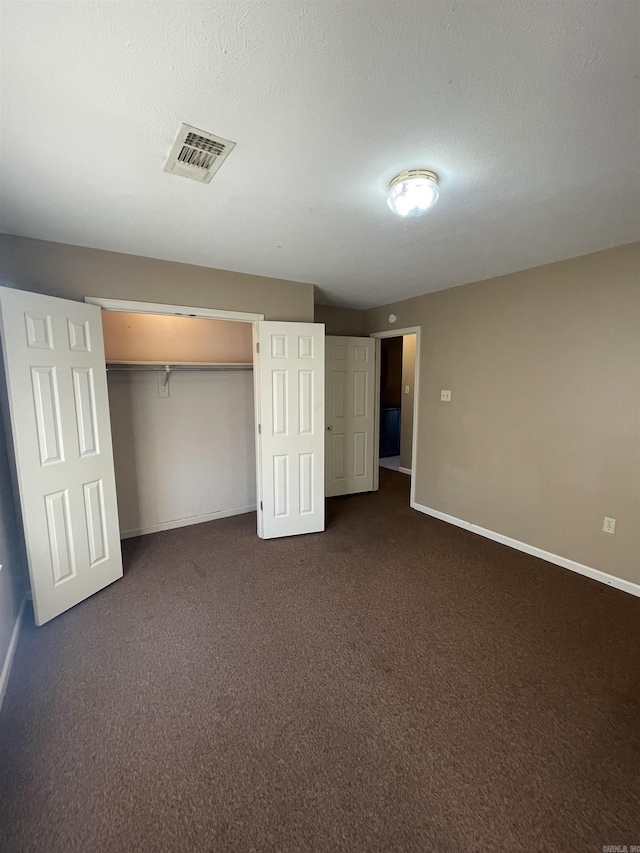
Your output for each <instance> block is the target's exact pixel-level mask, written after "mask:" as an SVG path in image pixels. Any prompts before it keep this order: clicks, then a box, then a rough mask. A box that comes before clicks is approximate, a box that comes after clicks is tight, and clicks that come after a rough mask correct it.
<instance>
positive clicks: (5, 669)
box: [0, 593, 27, 711]
mask: <svg viewBox="0 0 640 853" xmlns="http://www.w3.org/2000/svg"><path fill="white" fill-rule="evenodd" d="M26 603H27V594H26V593H25V595H24V598H23V599H22V604H21V605H20V610H18V615H17V616H16V621H15V623H14V625H13V631H12V632H11V639H10V640H9V647H8V649H7V653H6V655H5V657H4V664H3V665H2V673H1V674H0V711H2V703H3V702H4V694H5V693H6V691H7V684H8V683H9V675H10V674H11V666H12V664H13V657H14V655H15V653H16V647H17V645H18V637H19V636H20V626H21V625H22V616H23V614H24V608H25V605H26Z"/></svg>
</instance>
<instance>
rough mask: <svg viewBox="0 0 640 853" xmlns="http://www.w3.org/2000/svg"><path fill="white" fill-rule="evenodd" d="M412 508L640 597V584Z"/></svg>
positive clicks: (440, 514)
mask: <svg viewBox="0 0 640 853" xmlns="http://www.w3.org/2000/svg"><path fill="white" fill-rule="evenodd" d="M411 506H412V508H413V509H417V510H418V512H423V513H424V514H425V515H430V516H432V517H433V518H438V519H440V521H446V522H447V524H455V526H456V527H462V528H463V530H469V531H471V533H477V534H478V536H484V537H485V539H493V541H494V542H500V544H501V545H507V546H508V547H509V548H515V549H516V551H523V552H524V553H525V554H531V556H532V557H539V558H540V559H541V560H546V561H547V562H548V563H554V564H555V565H556V566H562V568H563V569H570V570H571V571H572V572H577V573H578V574H580V575H585V576H586V577H588V578H591V579H592V580H595V581H599V582H600V583H605V584H607V586H613V587H615V588H616V589H621V590H622V591H623V592H628V593H630V594H631V595H637V596H638V597H640V584H637V583H633V582H632V581H626V580H623V579H622V578H617V577H616V576H615V575H609V574H607V573H606V572H601V571H600V569H592V568H591V566H584V565H583V564H582V563H576V562H575V561H574V560H569V559H567V557H559V556H558V555H557V554H552V553H551V551H543V550H542V548H536V547H535V545H527V543H526V542H520V541H519V540H518V539H512V538H511V537H510V536H504V535H503V534H502V533H495V532H494V531H493V530H487V529H486V527H478V525H477V524H471V523H470V522H469V521H463V520H462V519H461V518H456V517H455V516H454V515H447V514H446V513H445V512H440V511H439V510H437V509H430V508H429V507H428V506H423V505H422V504H419V503H415V502H414V503H412V504H411Z"/></svg>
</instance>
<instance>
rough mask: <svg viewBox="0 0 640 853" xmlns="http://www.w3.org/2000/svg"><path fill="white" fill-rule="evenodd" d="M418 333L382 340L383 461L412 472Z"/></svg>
mask: <svg viewBox="0 0 640 853" xmlns="http://www.w3.org/2000/svg"><path fill="white" fill-rule="evenodd" d="M415 365H416V334H415V333H410V334H402V333H400V334H398V335H396V336H393V337H385V338H383V339H382V340H381V341H380V389H379V390H380V410H379V440H378V449H379V464H380V467H381V468H387V469H390V470H392V471H400V472H401V473H403V474H409V475H410V474H411V471H412V465H413V459H412V456H413V423H414V401H415Z"/></svg>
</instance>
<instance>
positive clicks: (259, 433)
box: [258, 424, 262, 435]
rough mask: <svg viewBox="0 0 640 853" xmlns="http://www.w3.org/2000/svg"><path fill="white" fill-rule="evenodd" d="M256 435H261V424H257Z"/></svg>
mask: <svg viewBox="0 0 640 853" xmlns="http://www.w3.org/2000/svg"><path fill="white" fill-rule="evenodd" d="M258 435H262V424H258Z"/></svg>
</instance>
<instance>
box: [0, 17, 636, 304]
mask: <svg viewBox="0 0 640 853" xmlns="http://www.w3.org/2000/svg"><path fill="white" fill-rule="evenodd" d="M0 10H1V15H2V66H1V72H0V73H1V78H0V83H1V106H2V137H1V147H0V167H1V187H0V189H1V202H0V204H1V211H0V231H3V232H8V233H13V234H21V235H26V236H29V237H39V238H43V239H48V240H56V241H62V242H66V243H74V244H78V245H83V246H94V247H98V248H103V249H111V250H115V251H119V252H129V253H133V254H137V255H147V256H150V257H155V258H166V259H170V260H176V261H186V262H189V263H193V264H201V265H204V266H211V267H218V268H222V269H230V270H239V271H242V272H250V273H257V274H260V275H266V276H275V277H278V278H288V279H294V280H299V281H307V282H313V283H314V284H316V285H317V286H318V287H319V288H320V301H323V302H333V303H335V304H341V305H352V306H357V307H366V306H372V305H377V304H381V303H384V302H388V301H390V300H393V299H400V298H404V297H407V296H412V295H415V294H418V293H425V292H427V291H430V290H439V289H442V288H446V287H452V286H455V285H458V284H463V283H465V282H469V281H475V280H478V279H482V278H487V277H490V276H494V275H499V274H502V273H508V272H513V271H515V270H518V269H524V268H527V267H532V266H536V265H538V264H542V263H546V262H550V261H554V260H559V259H561V258H567V257H572V256H575V255H580V254H586V253H588V252H592V251H596V250H598V249H603V248H607V247H610V246H614V245H618V244H621V243H626V242H631V241H633V240H636V239H639V238H640V192H639V183H638V175H639V149H640V113H639V97H638V93H639V88H640V51H639V50H638V39H639V35H640V26H639V20H640V18H639V15H640V4H638V3H637V2H635V0H632V2H624V0H617V2H609V0H603V2H585V0H579V1H578V2H570V0H563V2H517V0H507V2H451V0H449V2H418V3H405V2H401V0H396V2H380V3H370V2H349V1H348V0H342V2H330V1H329V0H327V2H266V3H259V2H249V3H237V2H220V3H190V2H171V3H169V2H158V3H147V2H145V3H137V2H126V3H114V2H93V3H89V2H85V3H67V2H37V3H32V2H19V3H13V2H6V0H5V2H2V3H1V4H0ZM181 121H186V122H189V123H191V124H194V125H196V126H197V127H201V128H204V129H205V130H209V131H212V132H213V133H216V134H218V135H220V136H224V137H226V138H228V139H232V140H233V141H235V142H236V143H237V145H236V148H235V149H234V151H233V152H232V153H231V155H230V156H229V159H228V160H227V161H226V163H225V164H224V165H223V166H222V168H221V169H220V171H219V172H218V174H217V175H216V176H215V177H214V179H213V181H212V183H211V184H209V185H202V184H198V183H195V182H193V181H188V180H185V179H184V178H178V177H175V176H173V175H167V174H165V173H164V172H163V171H162V166H163V162H164V159H165V157H166V154H167V151H168V149H169V147H170V145H171V142H172V141H173V138H174V136H175V133H176V130H177V128H178V126H179V124H180V122H181ZM410 167H427V168H430V169H433V170H435V171H436V172H438V173H439V175H440V176H441V196H440V201H439V203H438V205H437V206H436V207H435V208H434V210H433V211H431V212H430V213H428V214H427V215H426V216H424V217H422V218H419V219H416V220H412V221H403V220H399V219H397V218H395V217H394V216H393V215H392V214H391V213H390V212H389V210H388V209H387V206H386V201H385V194H386V187H387V184H388V181H389V180H390V179H391V178H392V177H393V176H394V175H395V174H396V173H397V172H399V171H401V170H402V169H406V168H410Z"/></svg>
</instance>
